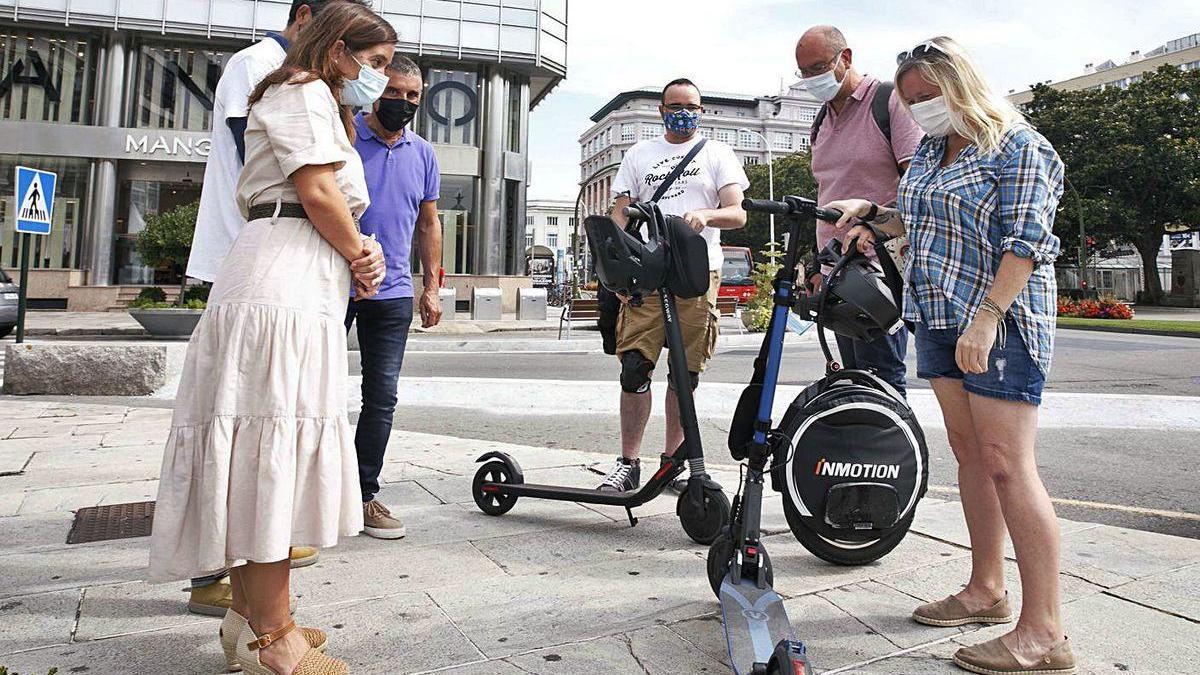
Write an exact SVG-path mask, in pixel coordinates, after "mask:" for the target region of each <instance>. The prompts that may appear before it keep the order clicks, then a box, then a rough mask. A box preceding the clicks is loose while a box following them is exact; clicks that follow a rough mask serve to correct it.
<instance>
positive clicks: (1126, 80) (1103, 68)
mask: <svg viewBox="0 0 1200 675" xmlns="http://www.w3.org/2000/svg"><path fill="white" fill-rule="evenodd" d="M1163 65H1172V66H1178V67H1179V68H1181V69H1183V70H1196V69H1200V33H1193V34H1192V35H1188V36H1185V37H1181V38H1177V39H1175V40H1171V41H1170V42H1167V43H1166V44H1163V45H1159V46H1158V47H1155V48H1154V49H1151V50H1150V51H1148V52H1146V53H1145V54H1143V53H1142V52H1141V51H1135V52H1131V53H1130V54H1129V58H1128V59H1127V60H1126V61H1125V62H1124V63H1121V64H1117V63H1115V62H1114V61H1112V60H1108V61H1105V62H1104V63H1101V64H1098V65H1097V64H1094V63H1088V64H1086V65H1084V67H1083V74H1082V75H1078V76H1076V77H1072V78H1068V79H1066V80H1061V81H1059V82H1050V81H1049V80H1047V81H1046V82H1045V83H1044V84H1047V85H1049V86H1051V87H1053V88H1055V89H1063V90H1066V91H1079V90H1084V89H1090V90H1100V89H1104V88H1106V87H1120V88H1122V89H1124V88H1125V87H1128V86H1129V85H1131V84H1133V83H1134V82H1138V81H1140V80H1141V79H1142V75H1144V74H1145V73H1148V72H1151V71H1154V70H1157V69H1158V68H1159V66H1163ZM1008 100H1010V101H1012V102H1013V103H1015V104H1017V105H1025V104H1026V103H1029V102H1030V101H1032V100H1033V91H1031V90H1028V89H1027V90H1025V91H1020V92H1009V96H1008Z"/></svg>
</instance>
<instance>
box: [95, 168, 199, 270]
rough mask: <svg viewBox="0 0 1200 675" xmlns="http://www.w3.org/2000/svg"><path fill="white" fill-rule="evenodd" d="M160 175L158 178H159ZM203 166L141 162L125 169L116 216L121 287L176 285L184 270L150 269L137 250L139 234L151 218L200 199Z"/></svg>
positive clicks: (118, 268)
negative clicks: (136, 240)
mask: <svg viewBox="0 0 1200 675" xmlns="http://www.w3.org/2000/svg"><path fill="white" fill-rule="evenodd" d="M156 174H157V175H156ZM203 174H204V165H203V164H200V165H192V164H183V165H180V164H166V163H156V162H150V163H138V165H137V166H136V167H129V168H128V169H127V168H126V167H122V176H121V190H120V195H119V199H118V202H117V214H116V221H117V222H116V228H115V230H116V251H115V256H114V258H115V265H116V281H117V284H120V285H148V286H173V285H178V284H179V282H181V281H183V279H181V278H180V274H181V273H182V270H177V269H175V268H173V267H169V266H163V267H159V268H154V267H150V266H147V265H146V264H145V263H144V262H143V261H142V259H141V258H140V257H138V254H137V251H136V249H135V245H134V243H135V239H136V237H137V234H138V233H139V232H141V231H142V230H144V229H146V223H147V221H148V220H149V219H151V218H153V217H154V216H156V215H158V214H160V213H166V212H167V211H170V210H171V209H174V208H177V207H179V206H183V205H185V204H190V203H192V202H197V201H199V200H200V187H201V183H200V178H201V176H203Z"/></svg>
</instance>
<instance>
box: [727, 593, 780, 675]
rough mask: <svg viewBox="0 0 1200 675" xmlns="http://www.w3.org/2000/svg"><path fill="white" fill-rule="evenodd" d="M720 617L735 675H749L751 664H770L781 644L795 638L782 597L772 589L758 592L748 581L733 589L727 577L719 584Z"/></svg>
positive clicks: (751, 669)
mask: <svg viewBox="0 0 1200 675" xmlns="http://www.w3.org/2000/svg"><path fill="white" fill-rule="evenodd" d="M721 615H722V618H723V619H724V621H723V622H722V623H723V624H724V626H725V642H726V645H727V646H728V649H729V662H730V663H732V664H733V672H734V673H737V675H750V674H751V673H753V672H754V664H755V663H762V664H764V665H765V664H766V663H767V662H768V661H770V660H771V654H772V653H773V652H774V651H775V645H776V644H777V643H778V642H779V641H780V640H795V639H796V634H795V633H794V632H793V631H792V625H791V623H789V622H788V617H787V612H786V611H785V610H784V608H783V597H782V596H780V595H779V594H778V593H776V592H775V591H774V590H773V589H771V588H759V587H758V586H757V585H755V583H754V582H753V581H751V580H750V579H742V580H741V581H740V582H739V583H738V584H737V585H734V583H733V580H732V578H731V577H730V575H728V574H726V575H725V580H724V581H722V582H721Z"/></svg>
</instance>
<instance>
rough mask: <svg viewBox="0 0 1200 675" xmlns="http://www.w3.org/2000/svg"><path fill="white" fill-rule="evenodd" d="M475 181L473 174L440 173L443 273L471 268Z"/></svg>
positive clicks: (458, 272)
mask: <svg viewBox="0 0 1200 675" xmlns="http://www.w3.org/2000/svg"><path fill="white" fill-rule="evenodd" d="M475 181H476V179H475V177H474V176H442V194H441V198H440V199H438V216H440V217H441V219H442V268H443V269H445V270H446V274H468V273H469V271H470V270H474V265H473V262H474V260H475V252H474V251H473V250H472V248H473V247H474V245H475V236H476V230H477V227H478V225H477V218H478V213H477V211H476V209H475ZM414 257H415V256H414Z"/></svg>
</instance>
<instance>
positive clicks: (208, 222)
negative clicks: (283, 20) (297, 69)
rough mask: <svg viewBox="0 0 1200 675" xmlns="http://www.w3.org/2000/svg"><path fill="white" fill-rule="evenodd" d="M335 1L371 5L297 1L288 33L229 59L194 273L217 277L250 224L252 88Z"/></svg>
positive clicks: (192, 260)
mask: <svg viewBox="0 0 1200 675" xmlns="http://www.w3.org/2000/svg"><path fill="white" fill-rule="evenodd" d="M330 2H358V3H359V4H364V5H369V4H370V3H368V2H365V0H292V7H291V9H290V10H289V12H288V25H287V28H285V29H284V30H283V32H282V33H276V32H273V31H272V32H268V33H267V36H266V37H265V38H263V39H262V40H260V41H259V42H256V43H255V44H252V45H250V46H249V47H246V48H245V49H243V50H241V51H240V52H238V53H236V54H234V55H233V56H231V57H229V60H228V61H226V62H225V68H224V70H223V71H222V72H221V79H220V80H219V81H218V82H217V91H216V96H214V97H213V111H212V112H213V116H212V118H213V128H212V139H211V145H210V146H209V151H208V162H207V163H206V164H205V167H204V184H203V186H202V188H201V192H200V211H199V213H198V214H197V216H196V233H195V234H194V235H193V237H192V251H191V255H190V256H189V257H188V266H187V275H188V276H189V277H193V278H196V279H200V280H202V281H208V282H212V281H213V280H214V279H216V276H217V270H218V269H220V267H221V261H222V260H224V259H225V255H226V254H227V253H229V249H230V247H231V246H233V240H234V239H237V236H238V234H240V233H241V231H242V227H243V226H244V225H245V224H246V221H244V220H242V214H241V213H240V212H239V211H238V206H237V199H236V195H237V181H238V175H239V174H240V173H241V172H242V162H243V160H244V159H245V153H246V148H245V143H244V140H243V139H244V137H245V133H246V117H247V116H248V115H249V106H248V105H247V103H248V101H249V99H250V92H252V91H253V90H254V87H256V86H258V83H259V82H261V81H262V80H263V78H264V77H266V76H267V75H269V74H270V73H271V72H272V71H274V70H276V69H277V68H279V66H281V65H283V57H284V56H286V55H287V49H288V46H289V45H291V43H292V42H294V41H295V39H296V37H297V36H298V35H300V31H302V30H304V27H305V26H306V25H308V22H309V21H312V18H313V17H314V16H316V15H317V14H318V13H319V12H320V11H321V9H322V8H323V7H325V6H326V5H328V4H329V3H330Z"/></svg>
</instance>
